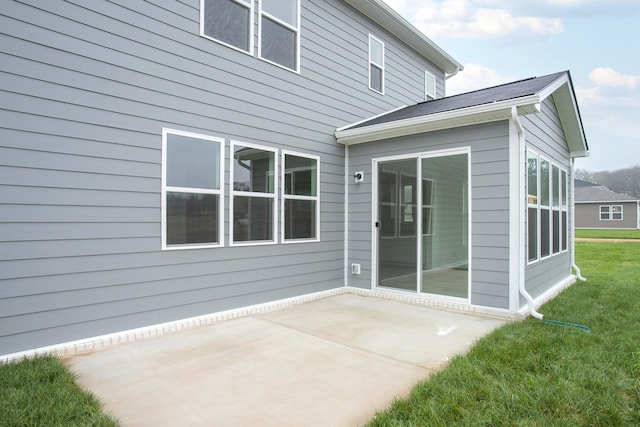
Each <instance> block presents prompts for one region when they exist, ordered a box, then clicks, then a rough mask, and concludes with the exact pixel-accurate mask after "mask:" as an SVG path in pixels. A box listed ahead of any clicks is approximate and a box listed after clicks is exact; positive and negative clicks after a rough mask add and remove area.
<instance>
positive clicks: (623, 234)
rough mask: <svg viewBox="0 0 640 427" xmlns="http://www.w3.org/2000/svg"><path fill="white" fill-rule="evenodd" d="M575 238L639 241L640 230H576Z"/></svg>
mask: <svg viewBox="0 0 640 427" xmlns="http://www.w3.org/2000/svg"><path fill="white" fill-rule="evenodd" d="M576 237H578V238H581V237H582V238H590V239H640V230H602V229H587V228H583V229H577V230H576Z"/></svg>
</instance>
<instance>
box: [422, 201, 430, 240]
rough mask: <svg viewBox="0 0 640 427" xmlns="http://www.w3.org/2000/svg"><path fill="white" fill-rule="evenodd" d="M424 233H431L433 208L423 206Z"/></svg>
mask: <svg viewBox="0 0 640 427" xmlns="http://www.w3.org/2000/svg"><path fill="white" fill-rule="evenodd" d="M422 234H423V235H425V236H426V235H429V234H432V233H431V208H422Z"/></svg>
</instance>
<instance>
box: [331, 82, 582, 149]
mask: <svg viewBox="0 0 640 427" xmlns="http://www.w3.org/2000/svg"><path fill="white" fill-rule="evenodd" d="M461 96H464V94H463V95H461ZM550 96H551V97H552V99H553V101H554V103H555V106H556V109H557V112H558V116H559V119H560V122H561V124H562V128H563V130H564V133H565V138H566V141H567V145H568V148H569V153H570V157H571V158H577V157H587V156H588V155H589V147H588V145H587V140H586V138H585V134H584V129H583V126H582V119H581V117H580V111H579V110H578V103H577V100H576V97H575V91H574V89H573V84H572V82H571V77H570V75H569V73H568V72H563V73H558V78H556V79H554V80H553V81H552V82H550V83H549V84H547V85H546V86H545V87H544V88H542V89H541V90H539V91H537V92H535V93H533V94H529V95H524V96H520V97H514V98H510V99H506V100H501V101H493V102H488V103H484V104H479V105H473V106H469V107H464V108H455V109H451V110H447V111H441V112H437V113H431V114H424V115H420V116H417V117H410V118H406V119H398V120H390V121H385V122H382V123H375V124H371V125H369V126H367V125H366V122H368V121H370V120H371V118H370V119H367V120H365V121H362V122H359V123H352V124H350V125H348V126H344V127H342V128H339V129H337V130H336V132H335V136H336V139H337V141H338V142H339V143H340V144H344V145H353V144H362V143H366V142H372V141H379V140H384V139H390V138H396V137H401V136H408V135H415V134H419V133H425V132H432V131H436V130H443V129H452V128H456V127H462V126H470V125H474V124H480V123H488V122H495V121H499V120H508V119H511V118H512V111H513V109H514V108H515V111H516V112H517V114H518V115H519V116H523V115H526V114H532V113H539V112H540V111H541V105H542V102H543V101H544V100H545V99H546V98H548V97H550ZM385 114H389V112H387V113H384V114H381V115H379V116H377V117H384V116H385Z"/></svg>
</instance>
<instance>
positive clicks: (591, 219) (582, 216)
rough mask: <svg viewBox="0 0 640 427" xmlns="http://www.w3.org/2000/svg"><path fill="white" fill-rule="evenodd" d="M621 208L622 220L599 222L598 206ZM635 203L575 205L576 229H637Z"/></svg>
mask: <svg viewBox="0 0 640 427" xmlns="http://www.w3.org/2000/svg"><path fill="white" fill-rule="evenodd" d="M603 205H606V206H611V205H620V206H622V220H601V219H600V206H603ZM638 224H640V223H639V222H638V203H637V202H599V203H598V202H592V203H576V228H613V229H616V228H629V229H637V228H638V227H639V225H638Z"/></svg>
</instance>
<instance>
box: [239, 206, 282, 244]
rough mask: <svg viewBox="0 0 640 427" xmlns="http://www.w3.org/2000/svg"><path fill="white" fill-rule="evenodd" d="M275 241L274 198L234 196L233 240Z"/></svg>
mask: <svg viewBox="0 0 640 427" xmlns="http://www.w3.org/2000/svg"><path fill="white" fill-rule="evenodd" d="M256 240H269V241H273V199H272V198H270V197H244V196H234V198H233V241H234V242H245V241H256Z"/></svg>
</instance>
